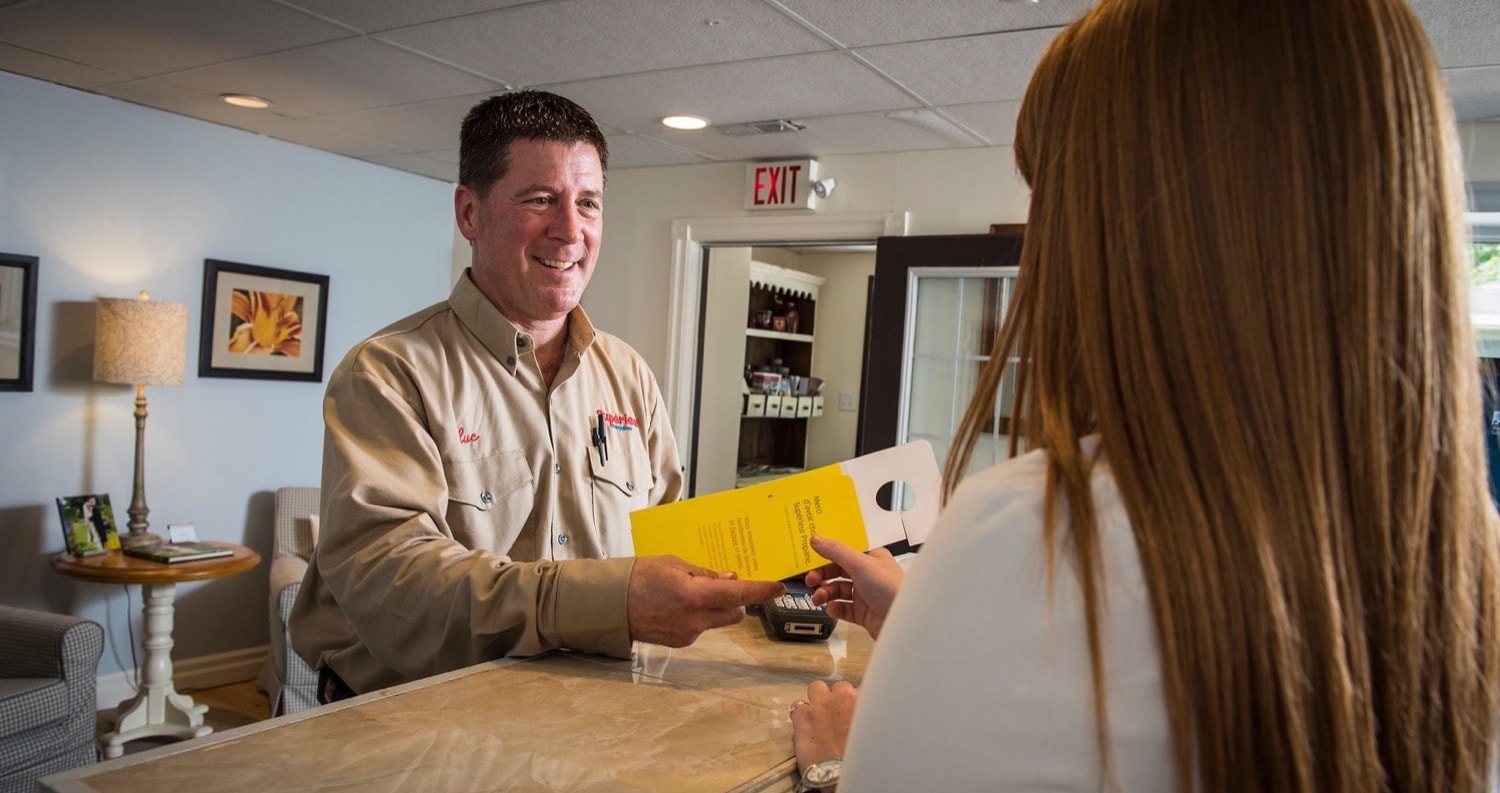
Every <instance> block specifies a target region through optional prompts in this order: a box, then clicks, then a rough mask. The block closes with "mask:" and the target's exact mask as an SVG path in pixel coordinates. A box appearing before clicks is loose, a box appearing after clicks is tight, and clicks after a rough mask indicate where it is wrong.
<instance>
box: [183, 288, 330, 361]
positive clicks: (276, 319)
mask: <svg viewBox="0 0 1500 793" xmlns="http://www.w3.org/2000/svg"><path fill="white" fill-rule="evenodd" d="M327 327H328V276H326V275H315V274H312V273H299V272H294V271H292V270H278V269H275V268H273V267H258V266H256V265H253V264H238V263H236V262H226V261H220V260H218V259H205V260H204V261H203V327H202V332H201V333H200V334H199V339H198V376H199V377H238V378H247V379H255V380H308V381H311V382H322V380H323V336H324V331H325V330H326V329H327Z"/></svg>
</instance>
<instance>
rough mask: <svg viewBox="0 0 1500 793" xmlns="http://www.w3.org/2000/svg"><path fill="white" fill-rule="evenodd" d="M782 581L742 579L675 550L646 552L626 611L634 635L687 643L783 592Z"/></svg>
mask: <svg viewBox="0 0 1500 793" xmlns="http://www.w3.org/2000/svg"><path fill="white" fill-rule="evenodd" d="M785 592H786V587H784V586H782V585H781V583H780V582H778V581H739V580H736V579H735V578H734V574H733V573H723V574H720V573H715V572H714V571H712V570H708V569H705V568H702V567H698V566H697V565H692V564H688V563H687V562H685V561H683V560H682V559H679V558H677V557H676V556H642V557H640V558H639V559H636V560H635V567H633V568H632V569H631V571H630V586H629V589H628V590H627V594H626V617H627V619H628V620H629V622H630V638H631V639H634V640H635V641H641V642H649V643H651V644H663V645H666V646H668V647H686V646H688V645H689V644H692V643H693V642H694V641H696V640H697V638H698V636H699V634H701V633H703V632H704V631H706V630H708V629H709V628H722V627H724V626H725V625H733V624H735V623H736V622H739V621H740V620H742V619H744V618H745V607H746V606H748V605H750V604H752V603H764V602H766V601H767V600H771V599H773V598H778V597H781V595H782V594H784V593H785Z"/></svg>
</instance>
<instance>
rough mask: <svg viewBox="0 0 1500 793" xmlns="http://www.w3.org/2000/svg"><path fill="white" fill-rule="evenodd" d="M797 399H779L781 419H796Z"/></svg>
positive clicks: (792, 397)
mask: <svg viewBox="0 0 1500 793" xmlns="http://www.w3.org/2000/svg"><path fill="white" fill-rule="evenodd" d="M798 399H799V397H794V396H783V397H782V398H781V417H782V418H784V419H794V418H796V417H797V400H798Z"/></svg>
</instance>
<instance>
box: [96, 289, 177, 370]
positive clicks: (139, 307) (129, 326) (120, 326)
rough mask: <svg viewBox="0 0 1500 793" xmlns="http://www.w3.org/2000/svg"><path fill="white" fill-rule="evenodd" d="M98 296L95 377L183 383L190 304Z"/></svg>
mask: <svg viewBox="0 0 1500 793" xmlns="http://www.w3.org/2000/svg"><path fill="white" fill-rule="evenodd" d="M147 297H148V295H147V294H146V293H145V292H142V293H141V298H140V299H139V300H129V299H124V298H112V297H105V298H100V299H99V302H98V304H97V309H96V310H95V314H94V379H95V380H97V381H99V382H103V383H125V384H127V385H182V379H183V375H184V373H185V372H186V370H187V306H185V305H183V304H182V303H164V302H161V301H153V300H148V299H147Z"/></svg>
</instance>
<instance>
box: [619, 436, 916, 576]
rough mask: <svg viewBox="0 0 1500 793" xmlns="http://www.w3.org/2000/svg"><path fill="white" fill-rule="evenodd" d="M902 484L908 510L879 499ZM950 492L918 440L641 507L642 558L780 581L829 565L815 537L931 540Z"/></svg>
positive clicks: (862, 542)
mask: <svg viewBox="0 0 1500 793" xmlns="http://www.w3.org/2000/svg"><path fill="white" fill-rule="evenodd" d="M892 482H899V483H900V485H899V488H898V491H897V492H899V493H900V494H901V504H902V505H906V506H907V508H906V509H904V510H899V511H892V510H889V509H886V508H884V507H881V506H880V505H879V504H878V503H877V500H876V493H877V492H879V491H880V489H881V488H882V487H884V486H885V485H887V484H889V483H892ZM941 489H942V476H941V474H939V473H938V467H937V458H936V457H935V456H934V455H933V452H932V445H931V444H930V443H928V442H927V441H912V442H911V443H907V444H904V445H901V446H897V447H895V448H891V449H885V450H882V451H878V452H874V453H872V454H867V455H864V456H861V457H856V458H854V459H853V460H848V461H846V462H842V463H838V464H835V465H828V466H824V467H822V468H815V469H813V470H811V471H807V472H805V473H800V474H793V475H792V476H787V477H783V478H781V479H776V480H773V481H770V482H765V483H763V484H759V485H753V486H751V487H744V488H740V489H738V490H726V491H724V492H722V493H712V494H709V495H706V496H699V497H697V498H690V499H686V500H684V501H678V502H675V503H672V504H662V505H660V506H656V507H648V508H646V509H641V510H636V511H635V512H632V513H630V525H631V533H632V536H633V537H634V539H635V553H636V555H637V556H651V555H656V554H673V555H675V556H680V557H682V558H683V559H686V560H687V561H689V562H692V563H694V564H698V565H702V566H703V567H707V568H709V569H710V570H717V571H721V572H722V571H726V570H733V571H734V572H735V574H736V575H738V576H739V577H740V578H742V579H746V580H759V581H776V580H780V579H783V578H788V577H791V576H794V575H796V574H798V573H802V572H806V571H808V570H811V569H813V568H814V567H818V566H820V565H823V564H827V562H828V560H827V559H824V558H823V557H822V556H819V555H818V554H817V553H815V552H814V551H813V550H812V547H811V546H810V545H809V538H810V537H812V535H814V534H821V535H823V536H825V537H833V538H834V539H837V540H841V541H843V542H845V543H847V544H849V545H852V546H854V547H856V548H864V549H869V548H874V547H875V546H877V545H889V544H890V543H893V542H897V541H899V540H907V541H908V542H910V543H911V544H913V545H918V544H920V543H922V542H924V541H926V539H927V533H928V532H929V531H930V530H931V529H932V524H933V522H934V521H936V520H937V513H938V508H939V505H940V502H941V497H942V493H941Z"/></svg>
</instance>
